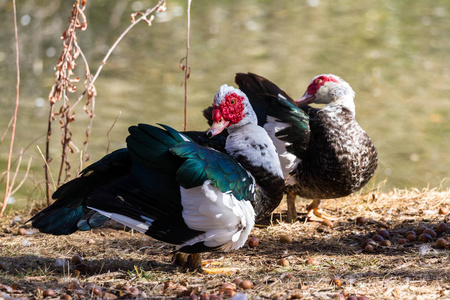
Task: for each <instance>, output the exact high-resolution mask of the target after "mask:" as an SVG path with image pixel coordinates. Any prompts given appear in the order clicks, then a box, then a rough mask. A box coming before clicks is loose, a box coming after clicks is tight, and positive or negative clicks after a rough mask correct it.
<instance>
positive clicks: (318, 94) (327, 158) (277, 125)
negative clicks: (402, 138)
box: [236, 73, 378, 221]
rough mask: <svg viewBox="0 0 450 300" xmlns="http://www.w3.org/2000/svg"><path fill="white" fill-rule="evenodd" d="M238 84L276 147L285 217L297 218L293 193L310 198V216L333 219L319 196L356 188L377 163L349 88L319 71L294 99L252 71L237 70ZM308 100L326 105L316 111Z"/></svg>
mask: <svg viewBox="0 0 450 300" xmlns="http://www.w3.org/2000/svg"><path fill="white" fill-rule="evenodd" d="M236 83H237V84H238V85H239V88H240V89H241V90H242V91H243V92H244V93H245V94H246V95H247V96H248V97H249V99H250V102H251V104H252V106H253V107H254V109H255V111H256V113H257V115H258V120H259V125H261V126H263V127H264V128H265V129H266V131H267V132H268V133H269V136H270V137H271V138H272V140H273V141H274V144H275V146H276V147H277V151H278V155H279V157H280V161H281V163H282V168H283V172H284V175H285V178H286V185H287V188H286V192H287V203H288V221H295V220H296V219H297V212H296V209H295V198H296V195H299V196H300V197H303V198H310V199H313V202H312V203H311V204H310V205H309V206H308V208H307V209H308V214H307V217H308V218H309V219H312V220H324V219H329V220H334V219H335V218H333V217H332V216H329V215H327V214H325V213H324V212H322V211H321V209H320V207H319V205H320V199H329V198H339V197H344V196H347V195H349V194H351V193H353V192H356V191H358V190H360V189H361V188H362V187H364V185H365V184H366V183H367V182H368V181H369V180H370V179H371V178H372V176H373V175H374V173H375V170H376V168H377V164H378V158H377V151H376V149H375V146H374V145H373V143H372V141H371V140H370V138H369V136H368V135H367V134H366V132H365V131H364V130H363V129H362V128H361V127H360V126H359V124H358V122H357V121H356V119H355V104H354V101H353V99H354V97H355V93H354V91H353V89H352V88H351V87H350V85H349V84H348V83H347V82H345V81H344V80H343V79H342V78H340V77H338V76H336V75H332V74H327V75H318V76H316V77H314V78H313V79H312V81H311V83H310V84H309V86H308V88H307V90H306V92H305V94H304V95H303V97H301V98H300V99H298V100H293V99H292V98H291V97H289V96H288V95H287V94H286V93H285V92H284V91H283V90H281V89H280V88H279V87H278V86H276V85H275V84H273V83H272V82H270V81H269V80H267V79H265V78H263V77H261V76H258V75H256V74H252V73H248V74H244V73H239V74H237V75H236ZM310 103H317V104H325V106H324V107H323V108H321V109H317V108H313V107H310V106H309V105H308V104H310ZM289 105H291V106H289ZM294 105H295V107H294ZM287 107H289V109H286V108H287ZM296 109H298V110H300V112H299V111H296ZM308 117H309V123H308ZM305 122H307V123H308V124H309V127H308V126H305Z"/></svg>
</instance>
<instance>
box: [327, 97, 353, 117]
mask: <svg viewBox="0 0 450 300" xmlns="http://www.w3.org/2000/svg"><path fill="white" fill-rule="evenodd" d="M353 98H354V94H347V95H345V96H342V97H339V98H338V99H336V100H334V101H333V102H330V103H329V104H328V105H327V106H325V107H324V108H323V109H322V110H324V111H327V112H330V113H338V112H341V111H342V108H345V109H347V110H348V111H350V113H351V114H352V116H353V118H354V117H355V113H356V111H355V102H354V101H353Z"/></svg>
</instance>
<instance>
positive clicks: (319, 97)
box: [295, 74, 355, 107]
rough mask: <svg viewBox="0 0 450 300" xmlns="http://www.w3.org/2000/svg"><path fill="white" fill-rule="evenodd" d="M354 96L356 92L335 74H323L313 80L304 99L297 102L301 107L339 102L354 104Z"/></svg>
mask: <svg viewBox="0 0 450 300" xmlns="http://www.w3.org/2000/svg"><path fill="white" fill-rule="evenodd" d="M354 96H355V92H354V91H353V89H352V88H351V87H350V85H349V84H348V83H347V82H346V81H344V80H343V79H342V78H340V77H339V76H336V75H333V74H322V75H318V76H316V77H314V78H313V79H312V80H311V83H310V84H309V86H308V88H307V89H306V92H305V94H304V95H303V97H301V98H300V99H297V100H295V102H296V103H297V106H299V107H301V106H304V105H307V104H310V103H318V104H330V103H334V102H339V101H342V102H348V101H350V102H351V103H353V98H354ZM349 104H350V103H349Z"/></svg>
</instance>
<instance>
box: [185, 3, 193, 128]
mask: <svg viewBox="0 0 450 300" xmlns="http://www.w3.org/2000/svg"><path fill="white" fill-rule="evenodd" d="M191 2H192V0H189V1H188V8H187V30H186V66H185V69H184V131H186V130H187V103H188V85H187V80H188V78H189V75H190V72H191V69H190V67H189V34H190V31H191Z"/></svg>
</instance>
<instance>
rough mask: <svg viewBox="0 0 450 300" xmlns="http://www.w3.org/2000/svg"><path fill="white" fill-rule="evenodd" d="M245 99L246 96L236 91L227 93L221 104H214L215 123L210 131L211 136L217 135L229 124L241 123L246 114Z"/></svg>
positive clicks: (213, 116) (213, 117)
mask: <svg viewBox="0 0 450 300" xmlns="http://www.w3.org/2000/svg"><path fill="white" fill-rule="evenodd" d="M243 101H244V97H242V96H239V95H238V94H236V93H229V94H227V95H225V97H224V99H223V100H222V101H221V102H220V104H219V105H214V110H213V113H212V114H213V115H212V119H213V125H212V127H211V129H210V130H209V131H208V133H210V134H211V136H213V135H217V134H219V133H221V132H222V131H223V130H224V129H225V128H226V127H228V126H229V125H232V124H237V123H239V122H240V121H241V120H242V119H243V118H244V116H245V113H244V103H243ZM208 135H209V134H208Z"/></svg>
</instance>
